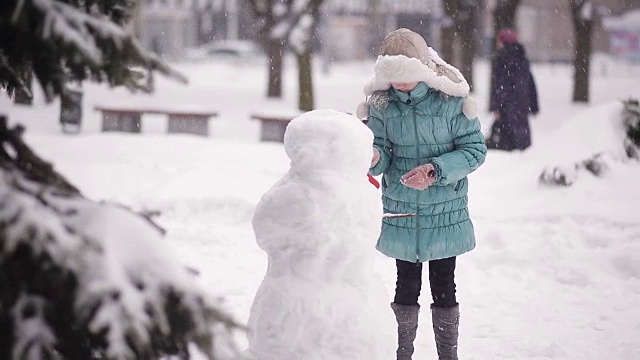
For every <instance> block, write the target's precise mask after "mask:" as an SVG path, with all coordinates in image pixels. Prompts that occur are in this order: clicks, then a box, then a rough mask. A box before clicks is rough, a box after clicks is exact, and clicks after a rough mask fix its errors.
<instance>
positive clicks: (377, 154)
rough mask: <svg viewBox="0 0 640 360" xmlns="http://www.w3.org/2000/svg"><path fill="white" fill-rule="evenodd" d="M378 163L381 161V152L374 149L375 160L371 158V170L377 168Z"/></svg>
mask: <svg viewBox="0 0 640 360" xmlns="http://www.w3.org/2000/svg"><path fill="white" fill-rule="evenodd" d="M378 161H380V151H378V149H376V148H373V158H371V166H370V168H372V167H374V166H376V164H378Z"/></svg>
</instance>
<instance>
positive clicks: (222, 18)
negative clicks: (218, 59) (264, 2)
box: [133, 0, 252, 60]
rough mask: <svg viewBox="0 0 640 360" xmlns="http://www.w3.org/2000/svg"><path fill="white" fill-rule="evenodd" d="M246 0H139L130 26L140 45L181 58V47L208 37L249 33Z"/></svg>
mask: <svg viewBox="0 0 640 360" xmlns="http://www.w3.org/2000/svg"><path fill="white" fill-rule="evenodd" d="M246 1H247V0H140V1H139V3H138V5H137V8H136V11H135V16H134V24H133V29H134V31H135V32H136V34H137V36H138V38H139V39H140V40H141V42H142V43H143V45H144V46H145V47H146V48H148V49H150V50H152V51H154V52H155V53H157V54H160V55H162V56H163V57H165V58H167V59H170V60H176V59H181V58H182V57H183V55H184V53H185V49H186V48H189V47H194V46H198V45H201V44H204V43H207V42H209V41H212V40H221V39H246V38H250V37H251V36H252V33H251V31H252V26H250V25H249V24H250V23H251V20H250V19H249V18H250V11H248V10H249V8H248V6H249V5H248V4H247V3H246Z"/></svg>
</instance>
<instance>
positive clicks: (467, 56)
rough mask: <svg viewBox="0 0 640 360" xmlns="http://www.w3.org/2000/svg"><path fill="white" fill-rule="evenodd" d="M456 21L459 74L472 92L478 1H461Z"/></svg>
mask: <svg viewBox="0 0 640 360" xmlns="http://www.w3.org/2000/svg"><path fill="white" fill-rule="evenodd" d="M458 9H459V10H458V17H457V20H456V23H457V28H458V29H459V30H458V33H459V35H460V36H459V39H460V48H461V52H460V72H461V73H462V76H464V78H465V79H466V80H467V82H468V83H469V87H470V88H471V91H473V63H474V60H475V55H476V41H475V33H476V31H477V30H476V29H477V19H478V18H477V15H476V14H478V13H479V11H480V6H479V4H478V0H462V3H461V4H459V7H458Z"/></svg>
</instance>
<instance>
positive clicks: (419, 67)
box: [356, 29, 475, 119]
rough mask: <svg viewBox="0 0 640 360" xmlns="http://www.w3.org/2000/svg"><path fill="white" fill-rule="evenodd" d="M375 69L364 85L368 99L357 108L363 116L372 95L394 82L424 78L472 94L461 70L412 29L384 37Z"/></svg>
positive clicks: (434, 84)
mask: <svg viewBox="0 0 640 360" xmlns="http://www.w3.org/2000/svg"><path fill="white" fill-rule="evenodd" d="M374 72H375V75H374V77H373V79H371V81H369V82H368V83H367V84H366V85H365V87H364V95H365V97H366V101H365V102H363V103H361V104H360V105H359V106H358V109H357V110H356V115H357V116H358V117H359V118H361V119H362V118H365V117H367V116H368V113H369V108H368V106H369V104H370V103H371V101H370V100H371V95H373V94H374V93H375V92H376V91H383V90H388V89H389V88H390V87H391V83H408V82H424V83H425V84H427V85H428V86H429V87H431V88H434V89H436V90H438V91H441V92H443V93H444V94H447V95H451V96H457V97H467V96H468V95H469V84H468V83H467V81H466V80H465V79H464V76H462V73H460V71H459V70H458V69H456V68H455V67H453V66H451V65H449V64H447V63H446V62H445V61H444V60H442V59H441V58H440V56H438V53H437V52H436V51H435V50H433V49H432V48H430V47H429V46H427V43H426V42H425V41H424V39H423V38H422V36H420V35H419V34H417V33H415V32H413V31H411V30H409V29H398V30H395V31H392V32H391V33H389V34H388V35H387V36H386V37H385V39H384V40H383V42H382V45H381V47H380V55H379V56H378V59H377V60H376V63H375V66H374ZM469 105H471V104H469ZM473 105H475V104H473ZM465 115H467V116H469V114H465Z"/></svg>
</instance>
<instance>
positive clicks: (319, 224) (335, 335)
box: [248, 110, 396, 360]
mask: <svg viewBox="0 0 640 360" xmlns="http://www.w3.org/2000/svg"><path fill="white" fill-rule="evenodd" d="M372 142H373V135H372V133H371V131H370V130H369V129H368V128H367V127H366V126H365V125H364V124H362V123H361V122H360V121H358V119H357V118H355V117H353V116H351V115H348V114H345V113H340V112H337V111H333V110H315V111H311V112H307V113H304V114H302V115H300V116H299V117H297V118H295V119H293V120H292V121H291V123H290V124H289V125H288V127H287V130H286V133H285V137H284V148H285V152H286V153H287V155H288V157H289V158H290V159H291V166H290V169H289V171H288V172H287V173H286V174H285V175H284V176H283V177H282V178H281V179H280V180H279V181H278V182H277V183H276V184H275V185H274V186H273V187H272V188H271V189H270V190H268V191H267V192H266V193H265V194H264V195H263V197H262V199H261V200H260V202H259V203H258V205H257V207H256V209H255V213H254V217H253V229H254V232H255V235H256V241H257V243H258V245H259V246H260V248H261V249H262V250H264V251H265V252H266V253H267V255H268V268H267V272H266V274H265V277H264V279H263V281H262V283H261V285H260V287H259V289H258V291H257V293H256V296H255V299H254V302H253V305H252V307H251V313H250V316H249V322H248V328H249V330H248V340H249V349H248V354H249V357H251V358H253V359H256V360H340V359H349V360H358V359H362V360H365V359H366V360H376V359H392V358H395V341H396V339H395V337H396V334H395V329H396V325H395V320H394V318H393V314H392V312H391V311H389V303H388V297H387V292H386V290H385V288H384V286H383V284H382V282H381V281H380V280H379V279H378V278H377V277H376V276H375V275H374V273H373V260H374V258H375V241H376V239H377V238H378V235H379V232H380V227H381V221H382V216H383V214H382V205H381V203H380V194H379V192H378V191H377V190H376V188H375V187H374V186H372V185H371V184H370V183H369V181H368V180H367V176H366V174H367V171H368V169H369V165H370V163H371V157H372V150H371V149H372Z"/></svg>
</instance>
